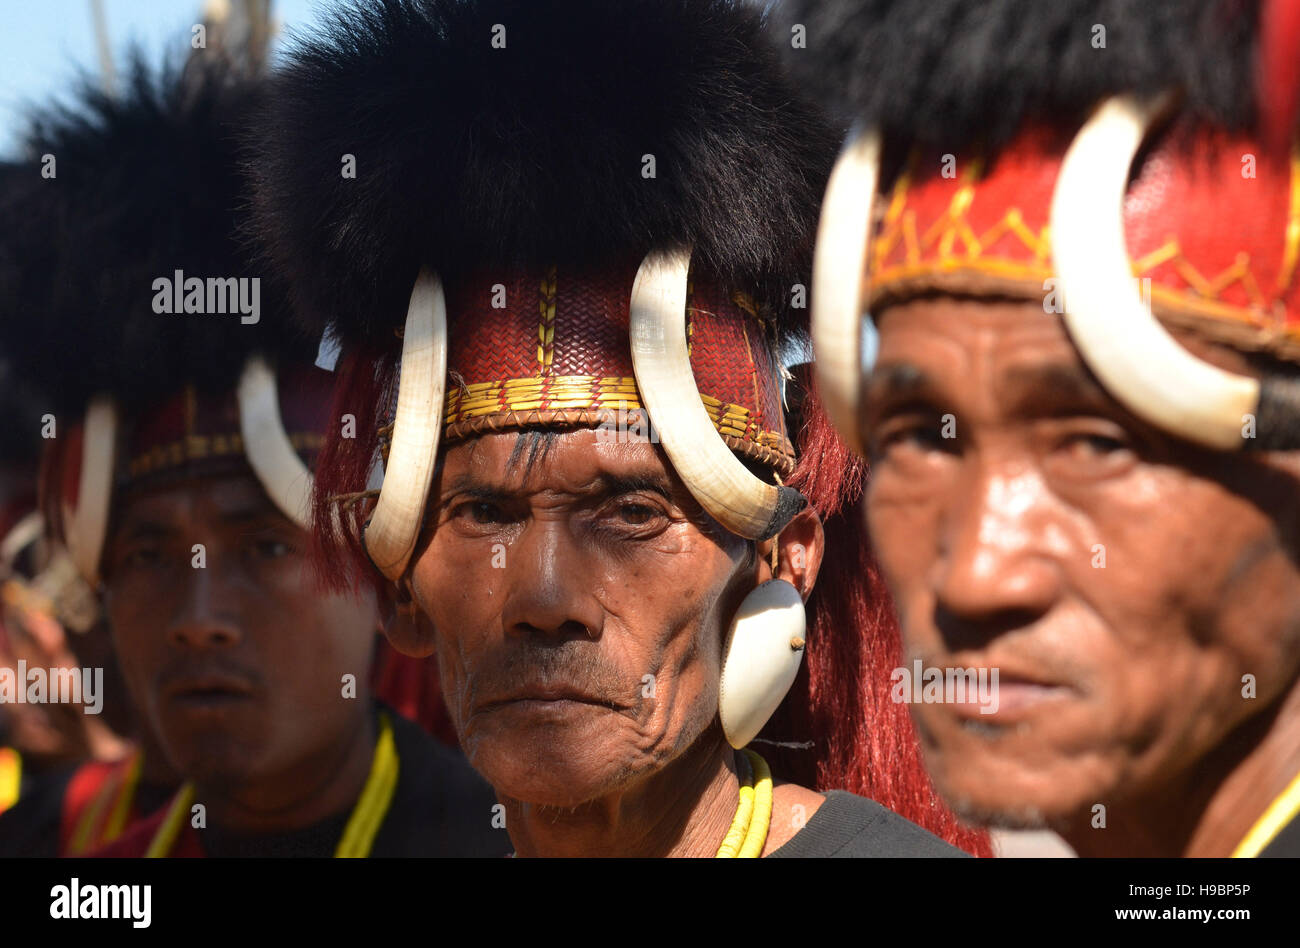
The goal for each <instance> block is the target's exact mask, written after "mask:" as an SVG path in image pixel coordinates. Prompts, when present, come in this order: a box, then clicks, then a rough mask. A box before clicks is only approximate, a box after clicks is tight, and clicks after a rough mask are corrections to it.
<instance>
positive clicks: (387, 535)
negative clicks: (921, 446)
mask: <svg viewBox="0 0 1300 948" xmlns="http://www.w3.org/2000/svg"><path fill="white" fill-rule="evenodd" d="M257 138H258V139H259V146H258V150H259V157H258V159H257V161H256V175H257V177H258V179H259V187H258V194H257V206H258V211H259V218H260V220H259V224H260V233H261V236H262V238H263V239H264V241H265V243H266V247H267V252H268V255H269V257H270V259H271V260H272V261H274V262H275V264H276V265H277V268H278V269H279V271H281V272H282V273H284V274H285V275H286V277H287V278H288V280H289V283H290V286H291V289H292V292H293V294H294V298H295V303H296V306H297V309H298V311H299V312H300V314H301V315H302V316H303V317H304V318H305V319H306V321H307V322H308V324H309V325H311V326H312V327H313V328H314V329H315V330H316V331H317V332H322V331H324V330H326V329H329V330H330V331H332V332H333V333H335V334H336V335H337V336H338V337H339V339H340V340H341V343H342V348H343V353H344V355H343V359H342V362H341V366H342V368H341V371H342V373H343V378H342V380H341V390H340V398H342V399H345V401H346V404H340V406H339V409H340V411H346V412H349V413H351V414H354V415H355V416H356V417H357V419H358V422H359V426H358V437H357V438H356V439H352V440H349V441H343V440H342V439H338V440H336V441H335V442H334V443H333V444H331V445H327V447H326V456H327V462H326V464H325V465H323V466H325V467H327V468H328V473H329V476H330V478H331V480H330V482H329V483H326V482H325V481H324V480H323V479H322V480H321V481H319V482H318V487H319V488H320V489H319V490H318V492H317V497H318V503H317V511H316V514H317V515H316V522H317V524H318V525H319V526H320V527H321V528H322V529H323V531H324V532H325V534H326V535H328V533H329V531H330V529H331V525H332V524H333V523H334V519H335V518H334V513H333V510H332V509H331V506H332V505H331V503H330V501H331V498H332V497H334V496H337V495H354V494H356V493H357V492H359V491H361V490H362V489H363V488H364V487H365V485H366V480H367V472H368V469H369V467H370V464H371V462H372V458H373V455H374V446H375V440H374V438H373V437H372V438H370V439H369V440H368V439H367V438H366V437H364V436H363V432H362V430H361V425H360V422H362V420H363V419H366V420H368V421H370V422H374V423H376V424H375V425H372V426H371V427H372V428H374V427H378V426H379V425H382V423H383V421H386V420H389V419H388V417H387V413H388V408H389V404H388V399H389V395H390V394H391V393H392V392H394V391H395V392H396V393H397V395H396V410H395V412H394V413H393V416H392V419H391V420H392V422H393V424H392V428H391V438H390V439H389V443H388V447H389V457H388V463H387V466H386V475H385V478H384V485H383V490H382V492H381V493H380V495H379V498H378V503H377V504H376V505H375V508H374V510H373V514H372V515H371V518H370V521H369V525H368V526H367V527H366V528H365V548H366V551H367V553H368V554H369V558H370V560H371V561H372V562H373V563H374V564H375V566H376V567H377V568H378V569H379V570H381V571H382V572H383V573H384V574H385V575H388V576H389V577H397V576H400V575H401V574H402V572H403V571H404V569H405V568H406V566H407V564H408V563H409V561H410V557H411V555H412V552H413V549H414V546H415V542H416V538H417V536H418V533H419V527H420V522H421V519H422V511H423V507H424V504H425V500H426V497H427V493H428V490H429V486H430V484H431V482H432V477H433V470H434V466H435V464H436V455H437V445H438V443H439V441H441V442H442V443H444V444H446V443H450V442H453V441H455V440H457V439H461V438H466V437H471V436H473V435H474V434H476V433H479V432H482V431H486V430H500V429H502V428H511V427H516V428H517V427H530V426H531V427H536V426H552V427H554V426H564V425H569V426H573V425H588V426H594V425H596V424H598V423H599V422H600V416H601V414H602V413H605V412H609V411H612V410H618V409H620V407H621V408H623V409H627V410H642V409H644V410H646V411H647V412H648V414H649V416H650V420H651V422H652V423H653V424H654V425H655V427H656V429H657V431H658V433H659V437H660V439H661V443H662V444H663V445H664V448H665V451H666V452H667V454H668V455H669V458H670V460H671V461H672V463H673V464H674V466H675V468H676V469H677V471H678V473H679V474H680V475H681V476H682V478H683V480H684V481H685V482H686V483H687V485H688V486H689V487H690V489H691V491H692V493H693V494H694V495H695V496H696V498H697V499H698V500H699V501H700V502H701V504H702V505H703V506H704V508H705V509H706V510H707V511H708V512H709V513H710V514H711V515H712V516H713V517H714V518H715V519H717V520H718V521H719V522H721V523H722V524H723V525H724V526H726V527H727V528H728V529H730V530H732V531H733V532H735V533H738V534H740V535H743V536H747V537H751V538H759V537H767V536H771V535H773V534H774V533H775V532H777V531H779V529H780V528H781V527H782V526H783V525H784V524H785V523H786V522H787V521H788V519H789V517H791V516H792V515H793V514H794V513H795V512H797V510H798V509H799V508H800V507H801V506H802V504H803V499H802V498H801V497H799V496H798V494H797V493H796V492H795V491H793V490H791V489H789V488H787V487H784V486H781V485H779V484H776V483H772V482H771V481H772V480H773V479H772V478H770V477H769V478H763V477H759V476H756V475H755V474H754V473H753V472H752V470H751V469H750V468H747V467H746V466H745V464H744V463H742V459H744V460H745V461H749V462H753V463H754V464H757V465H758V466H759V467H761V468H765V469H767V470H770V471H773V472H776V473H779V474H788V473H789V471H790V470H791V469H792V468H793V465H794V452H793V447H792V445H791V444H790V440H789V437H788V434H787V432H786V431H785V428H784V423H783V418H782V412H781V410H780V388H781V379H780V366H779V360H778V357H777V351H778V346H779V340H780V338H781V336H782V334H783V333H784V332H785V331H786V328H787V327H789V326H790V325H791V324H793V323H797V322H798V317H799V316H800V315H801V311H799V310H795V311H793V312H792V310H791V306H792V303H793V304H794V305H795V306H799V305H802V304H801V302H800V297H799V295H798V292H797V291H796V286H798V287H802V286H806V282H807V279H808V261H809V260H810V257H811V246H812V225H813V222H814V221H815V219H816V206H817V202H818V200H819V198H820V191H821V190H822V188H823V186H824V181H825V175H826V173H827V171H828V170H829V167H830V163H831V161H832V160H833V157H834V151H835V147H836V144H837V138H838V135H837V134H836V132H835V131H834V130H833V129H832V128H831V127H830V125H829V124H828V123H826V122H825V121H824V120H823V119H822V118H821V116H820V112H819V110H818V109H816V108H814V107H811V106H810V105H809V104H808V103H807V102H806V101H804V100H802V99H801V98H800V97H799V96H798V95H797V94H796V93H794V92H793V90H791V88H790V87H789V85H788V83H786V82H785V80H784V77H783V75H782V73H781V70H780V66H779V57H778V55H777V52H776V50H775V48H774V46H772V45H771V44H770V41H769V39H768V37H767V36H766V35H765V32H764V21H763V17H762V15H761V13H760V12H758V11H757V10H755V9H754V8H753V7H752V6H750V5H749V4H746V3H743V2H740V0H628V2H623V3H617V4H612V3H607V2H603V0H571V2H567V3H538V2H529V0H481V2H457V0H423V2H421V0H383V2H379V3H375V4H370V5H365V6H359V7H356V8H352V9H350V10H348V11H347V12H345V13H343V14H341V15H340V16H339V17H338V19H336V20H335V22H334V23H333V24H332V25H330V26H329V27H327V29H326V31H325V32H324V33H323V34H321V35H319V36H317V37H314V38H308V39H305V40H302V41H300V42H299V43H298V45H297V47H296V48H295V49H293V50H292V51H291V52H290V54H289V56H288V58H287V62H286V65H285V68H284V69H283V71H282V73H281V75H279V76H278V78H277V80H276V85H275V89H274V94H273V96H272V97H271V102H270V109H269V110H268V114H267V116H266V119H265V122H264V124H263V126H262V127H261V128H259V129H258V133H257ZM449 324H450V325H449ZM399 335H400V337H401V338H400V339H399V338H398V337H399ZM376 365H378V366H379V371H378V372H376V369H375V367H376ZM399 368H400V385H399V384H398V379H397V374H398V370H399ZM367 414H368V415H369V417H368V418H366V416H367ZM351 526H352V527H353V529H352V530H349V531H345V535H344V536H342V537H336V539H338V540H340V541H342V542H343V543H344V544H346V543H347V542H348V540H349V539H351V538H352V537H353V535H354V534H355V533H356V532H358V531H357V529H356V528H357V527H358V526H359V525H358V524H352V525H351ZM329 559H330V560H331V562H332V563H334V564H338V563H339V562H340V559H339V557H337V556H332V557H330V558H329ZM336 578H338V577H336Z"/></svg>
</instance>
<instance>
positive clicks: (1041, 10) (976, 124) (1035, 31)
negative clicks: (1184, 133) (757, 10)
mask: <svg viewBox="0 0 1300 948" xmlns="http://www.w3.org/2000/svg"><path fill="white" fill-rule="evenodd" d="M1258 16H1259V2H1258V0H788V2H787V3H786V5H785V8H784V13H783V18H784V19H785V20H787V21H788V22H789V23H799V24H802V25H803V26H804V27H805V28H806V30H807V41H806V48H804V49H792V50H791V51H789V53H788V60H789V62H790V65H791V68H792V70H793V71H795V72H796V73H797V74H798V75H799V77H800V78H801V79H803V80H804V81H805V82H806V84H807V86H808V87H809V88H810V89H813V90H815V91H816V92H817V93H818V95H819V97H820V99H821V100H822V101H823V102H825V103H828V104H830V105H831V107H832V108H834V109H835V110H836V111H837V112H838V113H839V114H841V115H843V116H845V117H846V118H848V119H860V120H862V121H864V122H865V123H867V124H877V123H879V124H881V125H882V126H883V127H884V129H885V130H886V132H887V133H890V137H892V138H894V139H895V140H900V139H901V140H906V141H913V142H918V143H921V144H926V145H936V146H943V147H948V146H960V145H962V144H964V143H966V142H970V141H973V140H978V141H983V142H985V143H986V144H989V145H994V146H995V145H998V144H1001V143H1002V142H1003V141H1005V140H1006V139H1007V138H1009V137H1010V136H1011V134H1013V133H1014V132H1015V130H1016V129H1017V127H1018V126H1019V125H1020V124H1021V122H1022V121H1024V120H1025V119H1046V120H1049V121H1051V120H1056V121H1060V122H1062V123H1068V122H1070V121H1072V120H1075V119H1078V118H1079V117H1080V116H1081V115H1082V114H1083V113H1086V111H1087V110H1088V109H1090V108H1091V107H1093V106H1095V105H1096V104H1097V102H1098V101H1100V100H1101V99H1102V98H1104V97H1106V96H1108V95H1113V94H1116V93H1120V92H1125V91H1133V92H1137V93H1140V94H1150V93H1157V92H1162V91H1165V90H1166V89H1170V88H1178V89H1180V90H1181V91H1182V94H1183V97H1184V105H1185V106H1186V107H1187V108H1188V109H1189V110H1190V111H1191V112H1193V113H1196V114H1199V115H1201V116H1203V117H1205V118H1208V119H1210V120H1213V121H1215V122H1217V123H1219V124H1222V125H1224V126H1227V127H1241V126H1244V125H1247V124H1249V123H1251V122H1252V121H1253V120H1254V112H1255V88H1254V81H1255V73H1254V65H1253V62H1254V60H1253V55H1252V54H1253V51H1254V46H1255V41H1256V33H1257V24H1258ZM1097 27H1102V28H1104V33H1102V32H1099V31H1098V30H1097ZM1102 40H1104V43H1105V45H1104V47H1102V46H1101V45H1099V43H1100V41H1102Z"/></svg>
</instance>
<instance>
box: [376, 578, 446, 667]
mask: <svg viewBox="0 0 1300 948" xmlns="http://www.w3.org/2000/svg"><path fill="white" fill-rule="evenodd" d="M379 614H380V617H381V618H382V620H383V623H384V635H385V636H387V637H388V641H389V642H391V643H392V645H393V648H395V649H397V650H398V651H399V652H401V653H402V654H403V655H410V656H411V657H413V658H424V657H426V656H428V655H432V654H433V650H434V647H435V644H434V633H433V623H432V622H430V621H429V617H428V616H426V615H425V614H424V613H423V612H421V611H420V607H419V605H418V604H417V603H416V601H415V597H414V596H412V595H411V587H410V584H409V581H408V579H407V578H406V577H402V579H401V580H400V582H398V583H396V584H394V583H385V584H384V587H383V590H382V591H381V593H380V596H379Z"/></svg>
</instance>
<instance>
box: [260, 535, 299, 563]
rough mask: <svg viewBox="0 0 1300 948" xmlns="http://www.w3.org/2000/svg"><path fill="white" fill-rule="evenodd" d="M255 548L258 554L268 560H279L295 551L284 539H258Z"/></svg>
mask: <svg viewBox="0 0 1300 948" xmlns="http://www.w3.org/2000/svg"><path fill="white" fill-rule="evenodd" d="M254 548H255V549H256V551H257V555H258V556H260V557H262V558H263V559H267V560H278V559H280V558H281V557H285V556H288V555H289V554H290V553H292V552H293V547H292V546H290V545H289V544H288V543H285V542H284V541H282V540H258V541H257V543H256V544H254Z"/></svg>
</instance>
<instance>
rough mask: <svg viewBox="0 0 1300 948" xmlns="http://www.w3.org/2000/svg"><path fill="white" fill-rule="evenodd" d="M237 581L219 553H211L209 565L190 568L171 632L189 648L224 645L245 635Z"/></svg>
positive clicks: (184, 578)
mask: <svg viewBox="0 0 1300 948" xmlns="http://www.w3.org/2000/svg"><path fill="white" fill-rule="evenodd" d="M234 586H235V584H234V583H233V582H232V578H231V577H228V576H227V575H226V570H225V569H223V567H222V565H221V563H220V562H219V557H213V556H211V555H209V559H208V563H207V566H205V567H203V568H193V569H190V570H189V571H188V572H187V574H186V575H184V576H183V577H182V579H181V589H180V601H179V603H178V604H177V607H176V611H175V613H174V615H173V617H172V621H171V624H170V627H169V628H168V635H169V636H170V638H171V639H172V641H173V642H175V643H176V644H178V645H182V646H187V647H189V648H222V647H229V646H232V645H236V644H238V643H239V641H240V640H241V639H242V638H243V632H242V630H241V628H240V623H239V610H238V604H237V599H236V590H235V588H234Z"/></svg>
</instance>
